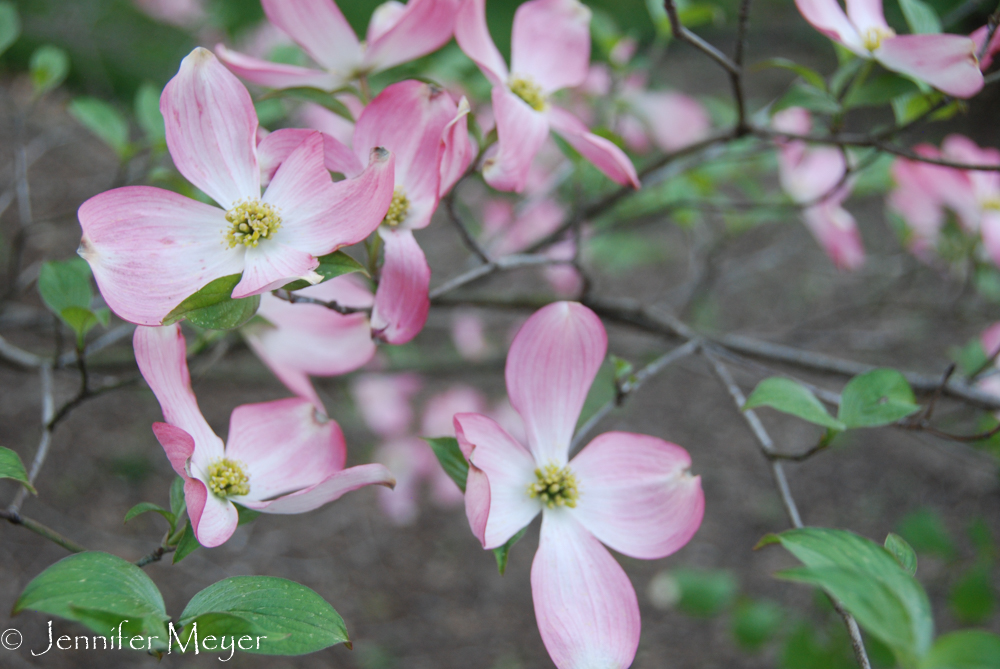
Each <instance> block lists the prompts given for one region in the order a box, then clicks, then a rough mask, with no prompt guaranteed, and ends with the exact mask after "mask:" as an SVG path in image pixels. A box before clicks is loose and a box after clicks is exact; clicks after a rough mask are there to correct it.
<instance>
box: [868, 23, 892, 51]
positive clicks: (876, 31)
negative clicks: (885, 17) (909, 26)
mask: <svg viewBox="0 0 1000 669" xmlns="http://www.w3.org/2000/svg"><path fill="white" fill-rule="evenodd" d="M895 36H896V31H895V30H893V29H892V28H880V27H878V26H874V27H872V28H869V29H868V30H866V31H865V33H864V39H865V48H866V49H868V50H869V51H874V50H875V49H877V48H879V47H880V46H882V40H885V39H889V38H890V37H895Z"/></svg>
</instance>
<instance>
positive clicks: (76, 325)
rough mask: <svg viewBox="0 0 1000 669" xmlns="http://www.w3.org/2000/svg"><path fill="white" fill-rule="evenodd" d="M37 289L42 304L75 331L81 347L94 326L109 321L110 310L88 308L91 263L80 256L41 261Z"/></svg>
mask: <svg viewBox="0 0 1000 669" xmlns="http://www.w3.org/2000/svg"><path fill="white" fill-rule="evenodd" d="M38 292H39V293H40V294H41V296H42V301H43V302H45V306H47V307H48V308H49V309H50V310H51V311H52V312H53V313H54V314H56V315H57V316H59V318H61V319H62V321H63V322H64V323H66V325H68V326H69V327H70V328H71V329H72V330H73V331H74V332H75V333H76V336H77V346H78V347H80V348H82V347H83V341H84V337H86V335H87V333H88V332H90V330H91V329H93V327H94V326H95V325H97V324H98V323H100V324H102V325H104V326H107V324H108V319H109V318H110V316H111V312H109V311H108V310H107V309H104V308H102V309H97V310H91V308H90V303H91V301H92V300H93V297H94V294H93V290H92V289H91V287H90V266H89V265H87V263H86V262H85V261H84V260H83V259H82V258H73V259H71V260H65V261H61V262H47V263H43V264H42V268H41V270H40V272H39V275H38Z"/></svg>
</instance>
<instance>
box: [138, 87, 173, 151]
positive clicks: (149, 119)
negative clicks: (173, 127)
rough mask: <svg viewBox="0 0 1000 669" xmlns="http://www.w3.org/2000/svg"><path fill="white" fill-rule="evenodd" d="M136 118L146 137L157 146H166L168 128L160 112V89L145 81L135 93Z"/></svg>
mask: <svg viewBox="0 0 1000 669" xmlns="http://www.w3.org/2000/svg"><path fill="white" fill-rule="evenodd" d="M135 120H136V122H137V123H138V124H139V127H140V128H141V129H142V132H143V133H145V135H146V138H147V139H148V140H149V141H150V143H151V144H153V145H154V146H156V147H157V148H161V149H162V148H165V147H166V141H167V129H166V125H165V123H164V121H163V114H162V113H161V112H160V90H159V89H158V88H157V87H156V86H155V85H154V84H152V83H151V82H148V81H146V82H144V83H143V84H142V85H141V86H139V90H137V91H136V93H135Z"/></svg>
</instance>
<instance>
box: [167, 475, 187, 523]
mask: <svg viewBox="0 0 1000 669" xmlns="http://www.w3.org/2000/svg"><path fill="white" fill-rule="evenodd" d="M185 508H186V505H185V503H184V479H182V478H181V477H180V476H177V477H174V480H173V482H172V483H171V484H170V513H172V514H174V518H180V517H181V514H182V513H184V509H185Z"/></svg>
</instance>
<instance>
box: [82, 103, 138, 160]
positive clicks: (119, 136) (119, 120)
mask: <svg viewBox="0 0 1000 669" xmlns="http://www.w3.org/2000/svg"><path fill="white" fill-rule="evenodd" d="M69 113H70V115H71V116H72V117H73V118H75V119H76V120H77V121H79V122H80V124H81V125H83V126H84V127H85V128H87V130H90V131H91V132H92V133H94V134H95V135H97V136H98V137H99V138H100V139H101V140H102V141H103V142H104V143H105V144H107V145H108V146H110V147H111V148H112V149H114V150H115V153H117V154H118V156H119V157H120V158H125V157H126V156H127V155H128V153H129V151H130V148H131V147H130V146H129V141H128V121H126V120H125V117H124V116H122V114H121V112H119V111H118V110H117V109H115V108H114V107H112V106H111V105H109V104H108V103H107V102H104V101H103V100H98V99H97V98H76V99H75V100H73V101H72V102H71V103H70V104H69Z"/></svg>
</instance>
